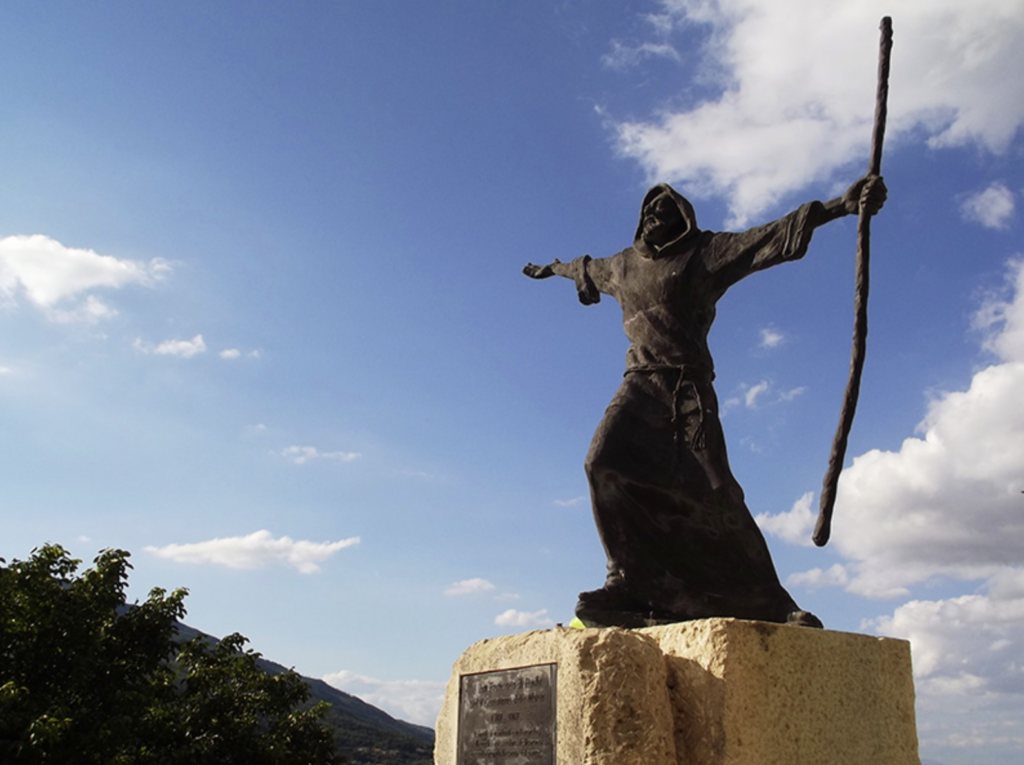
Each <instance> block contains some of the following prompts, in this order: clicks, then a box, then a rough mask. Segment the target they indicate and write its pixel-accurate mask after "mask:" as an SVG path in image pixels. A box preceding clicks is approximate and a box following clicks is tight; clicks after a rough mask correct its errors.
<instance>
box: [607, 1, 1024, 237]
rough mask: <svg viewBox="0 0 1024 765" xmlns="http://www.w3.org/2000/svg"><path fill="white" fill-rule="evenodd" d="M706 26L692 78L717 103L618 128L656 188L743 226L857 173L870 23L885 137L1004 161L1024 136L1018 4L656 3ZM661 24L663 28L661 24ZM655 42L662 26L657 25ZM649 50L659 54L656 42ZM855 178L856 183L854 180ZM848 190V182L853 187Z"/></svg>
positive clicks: (622, 144) (1023, 33) (667, 15)
mask: <svg viewBox="0 0 1024 765" xmlns="http://www.w3.org/2000/svg"><path fill="white" fill-rule="evenodd" d="M662 6H663V8H664V13H663V14H662V16H661V17H662V18H663V20H672V21H674V22H675V24H676V26H677V28H679V29H682V28H684V27H686V28H689V30H690V31H691V32H692V25H693V24H694V23H697V24H703V25H706V26H707V31H708V32H709V36H708V37H707V40H706V42H705V44H704V47H703V53H704V55H705V60H704V64H703V66H702V69H701V73H702V74H705V75H706V73H707V72H709V71H710V72H712V73H713V76H714V81H713V82H712V83H711V84H712V85H717V88H718V95H717V96H716V97H714V98H712V99H709V100H707V101H704V102H702V103H698V104H695V105H693V106H692V107H690V108H686V109H683V110H672V109H666V110H664V111H662V112H661V113H659V114H656V115H655V116H653V117H652V118H651V119H649V120H637V121H623V122H620V123H618V124H617V125H616V132H617V138H618V145H619V148H620V150H621V151H622V153H623V154H624V155H626V156H628V157H632V158H634V159H636V160H637V161H639V162H640V164H641V165H642V166H643V167H644V168H645V169H646V170H647V172H648V174H649V175H650V176H651V178H652V179H657V180H665V181H669V182H676V183H682V185H683V188H684V189H685V190H686V192H687V193H690V194H692V195H694V196H697V197H701V196H723V197H726V198H727V199H728V201H729V208H730V212H731V220H730V221H729V225H731V226H742V225H745V224H746V223H747V222H749V221H750V220H751V219H753V218H754V217H756V216H758V215H761V214H762V213H763V212H765V211H766V210H767V209H768V208H769V207H771V206H772V205H773V204H774V203H775V202H776V201H777V200H778V199H779V197H780V196H782V195H784V194H787V193H790V192H794V191H797V190H799V189H801V188H803V187H804V186H806V185H807V184H809V183H811V182H816V181H827V180H832V179H834V178H835V176H836V174H837V172H838V171H840V170H842V171H843V174H844V175H849V173H850V172H851V171H849V170H848V169H846V168H847V166H848V165H850V164H851V163H852V162H854V161H856V162H857V163H858V165H857V166H858V167H859V168H862V167H864V166H866V163H867V162H866V160H867V155H868V146H869V142H870V136H871V124H872V117H873V112H874V100H875V99H874V90H875V84H876V83H875V81H876V68H877V50H878V44H877V40H878V31H877V27H878V20H879V19H880V18H881V17H882V16H883V15H885V14H886V13H889V12H893V16H894V47H893V63H892V70H891V76H890V84H891V92H892V94H893V95H892V98H890V103H889V119H888V125H887V135H888V136H889V144H890V145H892V144H894V143H896V142H898V141H900V140H901V139H904V140H907V139H913V138H914V137H916V136H918V135H925V136H928V143H929V145H930V146H932V147H933V148H939V147H948V146H960V145H965V144H971V145H977V146H979V147H981V148H983V149H985V150H987V151H993V152H1002V151H1004V150H1006V148H1007V147H1008V146H1009V143H1010V141H1011V140H1012V139H1013V138H1014V136H1015V134H1016V133H1017V130H1018V129H1019V128H1020V126H1021V125H1022V124H1024V78H1021V77H1013V76H1007V72H1019V71H1022V70H1024V0H975V2H972V3H963V2H960V0H905V1H904V2H901V3H900V4H899V8H898V13H897V12H895V11H896V9H894V8H893V7H892V3H891V2H889V0H860V1H859V2H846V3H823V2H820V0H662ZM666 23H667V22H666ZM663 29H664V23H663ZM663 29H662V31H661V32H659V33H657V35H656V37H657V42H658V43H659V44H660V43H661V42H662V41H663V40H664V31H663ZM854 172H858V171H854ZM849 180H852V178H850V179H849Z"/></svg>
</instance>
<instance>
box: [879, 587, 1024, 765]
mask: <svg viewBox="0 0 1024 765" xmlns="http://www.w3.org/2000/svg"><path fill="white" fill-rule="evenodd" d="M1011 579H1012V580H1015V581H1014V586H1012V587H1009V588H1006V587H1002V588H1001V586H1000V583H1001V582H1002V583H1005V582H1006V580H1011ZM864 626H865V627H866V628H874V629H875V631H877V632H878V633H879V634H881V635H887V636H891V637H898V638H903V639H905V640H909V641H910V643H911V647H912V652H913V660H914V676H915V678H914V679H915V685H916V690H917V699H918V702H917V704H918V709H919V714H923V715H925V716H927V717H928V718H934V719H941V725H937V726H935V729H934V730H933V729H932V727H931V726H927V725H924V726H921V727H920V731H919V732H920V742H921V747H922V750H923V751H927V750H928V749H935V750H943V749H944V750H947V751H948V749H949V748H952V749H957V750H964V749H968V750H970V749H974V748H979V747H985V753H986V756H987V758H994V757H996V755H997V754H1000V755H1004V756H1005V757H1006V759H1005V761H1006V762H1020V754H1021V752H1022V751H1024V720H1022V718H1021V714H1020V710H1021V701H1022V699H1024V637H1022V636H1024V570H1022V569H1020V568H1016V569H1006V570H1004V571H1003V572H1001V573H1000V574H999V575H997V576H996V577H994V578H993V580H991V581H990V583H989V586H988V593H987V594H971V595H964V596H961V597H957V598H951V599H948V600H938V601H929V600H914V601H911V602H909V603H906V604H904V605H902V606H900V607H899V608H897V609H896V610H895V612H894V613H893V615H892V616H884V617H880V618H878V619H875V620H872V621H871V622H868V623H866V624H865V625H864ZM991 761H993V762H994V761H996V760H995V759H992V760H991Z"/></svg>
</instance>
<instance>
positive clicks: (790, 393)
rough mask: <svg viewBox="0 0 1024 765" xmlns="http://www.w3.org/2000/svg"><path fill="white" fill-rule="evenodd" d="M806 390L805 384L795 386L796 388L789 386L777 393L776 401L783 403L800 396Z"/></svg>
mask: <svg viewBox="0 0 1024 765" xmlns="http://www.w3.org/2000/svg"><path fill="white" fill-rule="evenodd" d="M806 392H807V386H806V385H801V386H799V387H796V388H790V389H789V390H787V391H783V392H782V393H780V394H779V397H778V399H776V403H785V402H787V401H792V400H794V399H795V398H797V397H799V396H802V395H803V394H805V393H806Z"/></svg>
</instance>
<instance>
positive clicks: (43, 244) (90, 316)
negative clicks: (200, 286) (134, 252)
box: [0, 234, 170, 323]
mask: <svg viewBox="0 0 1024 765" xmlns="http://www.w3.org/2000/svg"><path fill="white" fill-rule="evenodd" d="M169 270H170V266H169V264H168V263H167V262H166V261H164V260H161V259H159V258H156V259H153V260H151V261H150V262H149V263H143V262H140V261H134V260H124V259H120V258H115V257H112V256H110V255H100V254H98V253H96V252H94V251H93V250H85V249H79V248H74V247H65V246H64V245H63V244H61V243H60V242H58V241H57V240H55V239H51V238H50V237H48V236H44V235H42V234H34V235H31V236H22V235H19V236H7V237H4V238H2V239H0V297H2V298H3V299H4V300H5V301H7V302H8V303H16V301H17V298H18V296H19V295H22V294H23V295H24V296H25V297H26V298H27V299H28V301H29V302H30V303H32V304H33V305H35V306H36V307H37V308H39V309H41V310H42V311H43V313H44V314H45V315H46V316H47V318H49V319H50V320H52V321H58V322H87V323H95V322H98V321H101V320H103V319H108V318H110V317H112V316H115V315H116V314H117V311H116V310H115V309H114V308H112V307H110V306H109V305H107V304H106V303H105V302H104V301H102V300H101V299H100V298H98V297H96V296H95V295H93V294H91V292H90V291H91V290H96V289H120V288H122V287H126V286H128V285H131V284H138V285H142V286H151V285H152V284H153V283H154V282H156V281H157V280H159V279H160V278H162V277H163V276H164V275H165V274H166V273H167V272H168V271H169Z"/></svg>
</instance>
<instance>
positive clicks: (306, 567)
mask: <svg viewBox="0 0 1024 765" xmlns="http://www.w3.org/2000/svg"><path fill="white" fill-rule="evenodd" d="M357 544H359V537H349V538H348V539H341V540H338V541H337V542H308V541H305V540H293V539H291V538H290V537H279V538H277V539H275V538H274V537H273V536H271V534H270V532H269V531H267V530H266V529H263V530H260V531H255V532H253V533H252V534H249V535H248V536H245V537H224V538H218V539H211V540H209V541H206V542H195V543H192V544H170V545H166V546H164V547H152V546H150V547H146V548H145V549H146V552H148V553H152V554H153V555H156V556H157V557H160V558H167V559H168V560H173V561H175V562H177V563H195V564H205V563H212V564H214V565H217V566H226V567H227V568H236V569H257V568H266V567H267V566H269V565H272V564H275V563H284V564H285V565H287V566H290V567H292V568H294V569H296V570H298V571H299V573H302V574H313V573H315V572H317V571H319V570H320V566H319V565H318V564H320V563H322V562H323V561H325V560H327V559H328V558H330V557H331V556H332V555H334V553H336V552H338V551H339V550H343V549H345V548H346V547H351V546H352V545H357Z"/></svg>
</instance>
